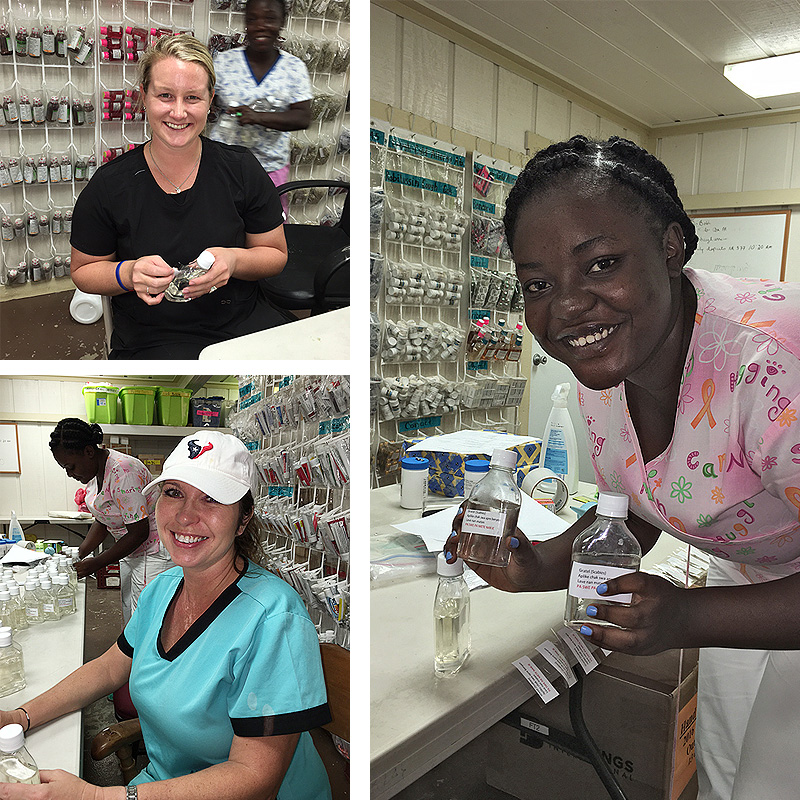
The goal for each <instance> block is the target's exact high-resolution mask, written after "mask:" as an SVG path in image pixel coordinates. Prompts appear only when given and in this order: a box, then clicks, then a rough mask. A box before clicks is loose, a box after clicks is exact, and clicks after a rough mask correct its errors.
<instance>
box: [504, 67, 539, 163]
mask: <svg viewBox="0 0 800 800" xmlns="http://www.w3.org/2000/svg"><path fill="white" fill-rule="evenodd" d="M535 93H536V87H535V85H534V84H533V83H531V81H529V80H526V79H525V78H523V77H521V76H520V75H516V74H514V73H513V72H509V71H508V70H507V69H503V68H502V67H500V68H499V70H498V82H497V144H499V145H500V146H502V147H507V148H509V150H514V151H515V152H517V153H522V152H524V150H525V131H531V130H533V106H534V96H535Z"/></svg>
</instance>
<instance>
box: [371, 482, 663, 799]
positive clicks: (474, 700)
mask: <svg viewBox="0 0 800 800" xmlns="http://www.w3.org/2000/svg"><path fill="white" fill-rule="evenodd" d="M587 488H588V487H587V486H586V485H582V487H581V489H580V491H581V493H585V491H586V489H587ZM370 501H371V502H370V513H371V533H372V534H373V535H375V534H380V533H386V532H387V531H388V530H390V525H391V523H393V522H402V521H405V520H409V519H412V518H414V517H418V516H419V511H417V512H414V511H409V510H407V509H404V508H401V507H400V502H399V487H398V486H387V487H383V488H381V489H375V490H373V491H372V492H371V496H370ZM454 511H455V508H454ZM562 516H563V518H564V519H565V520H566V521H568V522H571V521H573V520H574V519H575V516H576V515H575V513H574V512H572V511H569V512H567V511H566V510H565V512H562ZM678 545H679V542H678V541H677V540H676V539H673V538H672V537H670V536H667V535H666V534H662V536H661V538H660V539H659V540H658V543H657V544H656V546H655V547H654V548H653V550H652V551H651V552H650V553H649V554H648V555H647V556H646V558H645V559H644V562H643V563H644V565H645V566H647V565H648V564H651V563H656V562H658V561H660V560H663V558H664V557H665V556H666V555H668V554H669V553H671V552H672V551H673V550H674V549H675V548H676V547H677V546H678ZM436 586H437V577H436V575H426V576H424V577H418V578H416V579H412V580H407V581H403V582H395V583H385V584H384V583H380V582H379V583H377V584H376V585H375V586H374V588H372V590H371V591H370V626H371V637H370V649H371V657H370V663H371V670H370V672H371V686H370V692H371V694H370V702H371V714H370V736H371V752H370V759H371V792H370V799H371V800H385V799H386V798H389V797H392V796H393V795H395V794H397V792H399V791H400V790H401V789H404V788H405V787H406V786H408V785H409V784H411V783H412V782H413V781H415V780H416V779H417V778H419V777H420V776H421V775H424V774H425V773H426V772H427V771H428V770H430V769H432V768H433V767H434V766H436V765H437V764H439V763H440V762H442V761H443V760H444V759H446V758H447V757H448V756H449V755H451V754H452V753H454V752H455V751H456V750H459V749H460V748H461V747H463V746H464V745H465V744H466V743H467V742H469V741H471V740H472V739H474V738H475V737H477V736H478V735H479V734H481V733H483V731H485V730H486V729H487V728H489V727H490V726H492V725H493V724H495V723H496V722H498V721H499V720H500V719H501V718H502V717H503V716H505V715H506V714H508V713H509V712H511V711H513V710H514V709H515V708H517V706H519V705H521V704H522V703H523V702H525V701H526V700H528V699H529V698H530V697H531V696H532V695H533V690H532V689H531V688H530V685H529V684H528V683H527V682H526V681H525V680H524V679H523V678H522V676H521V675H520V674H519V673H518V672H517V670H516V669H515V668H514V667H513V666H512V661H514V660H515V659H517V658H519V657H520V656H522V655H533V653H534V650H535V647H536V645H538V644H540V643H541V642H542V641H544V640H545V639H552V638H553V637H554V636H555V634H554V633H553V630H552V629H558V628H560V627H561V626H562V618H563V613H564V603H565V591H564V590H560V591H557V592H539V593H522V594H511V593H508V592H501V591H497V590H496V589H493V588H491V587H487V588H484V589H477V590H475V591H473V592H472V593H471V596H470V618H471V619H470V629H471V633H472V652H471V654H470V657H469V658H468V659H467V663H466V664H465V666H464V667H463V668H462V669H461V671H460V672H459V673H458V674H457V675H454V676H452V677H450V678H437V677H436V676H435V675H434V671H433V616H432V608H433V598H434V593H435V591H436Z"/></svg>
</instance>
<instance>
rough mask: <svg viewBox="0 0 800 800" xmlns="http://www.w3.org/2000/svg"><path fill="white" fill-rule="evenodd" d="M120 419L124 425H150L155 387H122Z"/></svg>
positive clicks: (151, 422)
mask: <svg viewBox="0 0 800 800" xmlns="http://www.w3.org/2000/svg"><path fill="white" fill-rule="evenodd" d="M119 396H120V399H121V400H122V419H123V421H124V423H125V424H126V425H152V424H153V415H154V412H155V406H156V387H155V386H123V387H122V388H121V389H120V390H119Z"/></svg>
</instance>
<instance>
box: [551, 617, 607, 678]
mask: <svg viewBox="0 0 800 800" xmlns="http://www.w3.org/2000/svg"><path fill="white" fill-rule="evenodd" d="M558 638H559V639H561V641H562V642H564V644H565V645H566V646H567V647H569V649H570V651H571V652H572V655H574V656H575V658H577V659H578V663H579V664H580V665H581V666H582V667H583V671H584V672H585V673H586V674H587V675H588V674H589V673H590V672H591V671H592V670H593V669H594V668H595V667H596V666H597V664H598V661H597V659H596V658H595V657H594V656H593V655H592V651H591V650H590V649H589V647H588V646H587V644H586V642H585V641H584V640H583V637H582V636H581V634H580V633H578V631H574V630H572V628H567V627H566V626H565V627H563V628H561V629H560V630H559V631H558Z"/></svg>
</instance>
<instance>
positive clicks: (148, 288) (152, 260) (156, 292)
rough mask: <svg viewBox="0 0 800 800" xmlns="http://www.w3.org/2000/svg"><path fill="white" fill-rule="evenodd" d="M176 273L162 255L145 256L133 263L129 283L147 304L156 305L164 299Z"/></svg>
mask: <svg viewBox="0 0 800 800" xmlns="http://www.w3.org/2000/svg"><path fill="white" fill-rule="evenodd" d="M126 266H127V264H126ZM174 274H175V271H174V270H173V269H172V267H171V266H170V265H169V264H167V262H166V261H164V259H163V258H161V256H143V257H142V258H137V259H136V261H134V262H133V263H132V266H131V267H130V279H129V282H128V285H130V286H132V287H133V290H134V291H135V292H136V294H137V295H138V296H139V297H141V299H142V300H144V302H145V303H147V305H149V306H156V305H158V304H159V303H160V302H161V301H162V300H163V299H164V292H165V291H166V289H167V286H169V285H170V283H171V281H172V277H173V275H174Z"/></svg>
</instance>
